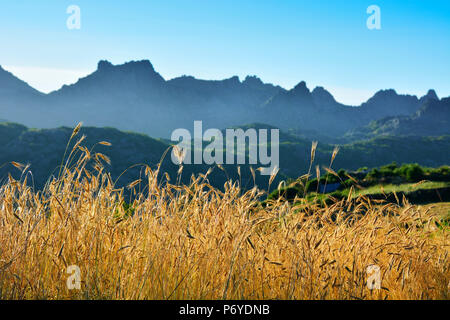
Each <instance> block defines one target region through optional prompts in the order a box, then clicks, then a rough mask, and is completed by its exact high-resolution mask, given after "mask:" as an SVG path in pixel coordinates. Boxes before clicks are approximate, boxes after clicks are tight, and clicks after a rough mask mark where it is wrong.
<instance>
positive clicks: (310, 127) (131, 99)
mask: <svg viewBox="0 0 450 320" xmlns="http://www.w3.org/2000/svg"><path fill="white" fill-rule="evenodd" d="M448 118H449V99H442V100H439V98H438V96H437V95H436V93H435V92H434V90H430V91H429V92H428V94H427V95H425V96H423V97H416V96H412V95H400V94H397V93H396V92H395V91H394V90H392V89H389V90H381V91H378V92H377V93H376V94H375V95H374V96H373V97H372V98H370V99H369V100H368V101H367V102H365V103H363V104H361V105H360V106H347V105H344V104H341V103H339V102H337V101H336V100H335V99H334V97H333V96H332V95H331V94H330V93H329V92H328V91H327V90H326V89H325V88H322V87H317V88H315V89H313V90H312V91H311V90H310V89H309V88H308V87H307V85H306V83H305V82H304V81H302V82H300V83H299V84H298V85H297V86H295V87H294V88H293V89H292V90H286V89H283V88H281V87H279V86H276V85H272V84H266V83H263V82H262V81H261V80H260V79H259V78H257V77H256V76H248V77H247V78H245V80H243V81H240V80H239V78H238V77H232V78H230V79H225V80H221V81H209V80H199V79H196V78H194V77H190V76H183V77H179V78H175V79H172V80H168V81H166V80H165V79H164V78H163V77H162V76H161V75H160V74H159V73H158V72H157V71H155V69H154V67H153V65H152V64H151V63H150V61H148V60H143V61H131V62H128V63H125V64H122V65H112V64H111V63H109V62H108V61H100V62H99V63H98V68H97V70H96V71H95V72H93V73H92V74H90V75H88V76H87V77H85V78H82V79H80V80H79V81H78V82H77V83H75V84H73V85H69V86H63V87H62V88H61V89H60V90H57V91H54V92H51V93H49V94H43V93H41V92H38V91H37V90H35V89H33V88H32V87H30V86H29V85H27V84H26V83H25V82H23V81H21V80H20V79H18V78H16V77H15V76H14V75H13V74H11V73H9V72H7V71H5V70H3V69H2V68H1V67H0V119H7V120H8V121H11V122H17V123H21V124H24V125H27V126H28V127H34V128H54V127H59V126H74V125H75V124H76V123H77V122H79V121H83V122H84V123H85V125H88V126H96V127H105V126H107V127H115V128H118V129H121V130H127V131H135V132H140V133H145V134H148V135H150V136H152V137H164V138H169V137H170V135H171V133H172V131H173V130H174V129H177V128H186V129H192V126H193V122H194V120H202V121H203V125H204V128H206V127H209V128H221V129H222V128H227V127H232V126H240V125H245V124H249V123H264V124H268V125H272V126H276V127H278V128H280V129H282V130H285V131H287V130H291V132H293V133H296V134H298V135H300V136H305V137H308V138H315V137H322V138H323V139H325V140H326V139H329V141H333V139H336V138H342V139H343V141H348V140H357V139H366V138H371V137H373V136H376V135H379V134H382V135H389V134H394V135H409V134H417V135H422V136H428V135H442V134H449V133H450V132H449V126H448ZM373 121H375V122H373ZM419 128H420V129H419Z"/></svg>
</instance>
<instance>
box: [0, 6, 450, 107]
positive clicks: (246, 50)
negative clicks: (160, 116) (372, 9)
mask: <svg viewBox="0 0 450 320" xmlns="http://www.w3.org/2000/svg"><path fill="white" fill-rule="evenodd" d="M373 4H375V5H378V6H379V7H380V9H381V30H369V29H368V28H367V26H366V20H367V19H368V17H369V14H367V12H366V10H367V8H368V7H369V6H370V5H373ZM69 5H78V6H79V7H80V9H81V29H80V30H69V29H68V28H67V26H66V20H67V18H68V17H69V14H67V13H66V10H67V7H68V6H69ZM101 59H107V60H109V61H111V62H112V63H114V64H120V63H123V62H126V61H129V60H140V59H149V60H150V61H151V62H152V63H153V65H154V67H155V69H156V70H157V71H158V72H159V73H160V74H161V75H162V76H163V77H164V78H166V79H171V78H174V77H177V76H180V75H183V74H187V75H193V76H195V77H197V78H202V79H223V78H229V77H231V76H233V75H238V76H239V77H240V78H241V79H243V78H244V77H245V76H246V75H258V76H259V77H260V78H261V79H262V80H263V81H264V82H271V83H275V84H279V85H281V86H283V87H285V88H287V89H290V88H292V87H293V86H295V85H296V84H297V83H298V82H300V81H301V80H305V81H306V83H307V85H308V87H309V88H310V89H313V88H314V87H315V86H318V85H320V86H324V87H325V88H327V89H328V90H329V91H330V92H331V93H332V94H333V95H335V97H336V98H337V100H338V101H341V102H345V103H350V104H359V103H360V102H361V101H363V100H366V99H367V98H368V97H370V96H371V95H372V94H373V93H374V92H375V91H377V90H379V89H388V88H393V89H396V90H397V92H399V93H411V94H417V95H423V94H425V93H426V91H427V90H428V89H429V88H434V89H436V91H437V93H438V95H439V96H440V97H442V96H450V1H449V0H442V1H438V0H434V1H433V0H430V1H425V0H396V1H393V0H387V1H383V0H371V1H363V0H347V1H338V0H333V1H321V0H314V1H313V0H311V1H302V0H227V1H222V0H129V1H112V0H95V1H93V0H71V1H65V0H39V1H37V0H20V1H19V0H17V1H1V2H0V65H2V66H3V67H4V68H5V69H7V70H10V71H12V72H13V73H14V74H16V75H17V76H19V77H20V78H21V79H23V80H25V81H27V82H28V83H29V84H30V85H32V86H33V87H35V88H37V89H39V90H41V91H44V92H48V91H51V90H55V89H58V88H59V87H61V85H62V84H65V83H67V84H68V83H73V82H75V81H76V80H77V79H78V78H79V77H81V76H84V75H86V74H88V73H91V72H93V71H94V70H95V69H96V66H97V62H98V61H99V60H101Z"/></svg>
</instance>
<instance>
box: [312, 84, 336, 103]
mask: <svg viewBox="0 0 450 320" xmlns="http://www.w3.org/2000/svg"><path fill="white" fill-rule="evenodd" d="M312 95H313V97H314V100H315V101H316V102H318V103H320V104H322V103H323V104H330V103H336V100H335V99H334V97H333V95H332V94H331V93H330V92H328V91H327V90H326V89H325V88H324V87H315V88H314V90H313V91H312Z"/></svg>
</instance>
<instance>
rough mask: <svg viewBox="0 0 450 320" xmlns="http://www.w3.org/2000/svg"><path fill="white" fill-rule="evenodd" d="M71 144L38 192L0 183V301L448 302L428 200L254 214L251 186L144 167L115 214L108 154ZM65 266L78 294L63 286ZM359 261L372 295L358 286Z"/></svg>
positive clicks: (281, 208)
mask: <svg viewBox="0 0 450 320" xmlns="http://www.w3.org/2000/svg"><path fill="white" fill-rule="evenodd" d="M76 134H77V130H75V131H74V135H73V136H75V135H76ZM80 140H81V141H79V143H77V145H76V147H75V149H74V151H73V152H72V153H71V154H70V155H69V156H68V158H67V160H66V161H65V164H64V165H63V168H64V169H63V170H61V173H60V175H59V177H58V178H56V179H54V180H52V181H51V182H49V183H48V185H47V187H46V189H45V190H44V191H43V192H33V191H32V189H30V188H29V187H27V186H26V181H24V180H25V179H22V180H21V181H15V180H13V179H12V178H11V177H10V179H9V181H8V182H7V183H6V184H4V185H3V186H2V187H1V188H0V299H448V298H449V281H450V268H449V267H450V266H449V257H448V249H449V228H448V226H438V225H437V224H436V222H438V221H440V219H441V218H442V210H437V211H435V210H434V209H433V208H434V207H433V206H422V207H418V206H413V205H409V204H408V203H402V204H401V205H398V204H388V203H379V202H377V203H372V202H371V201H370V200H368V199H366V198H364V197H361V198H358V199H351V198H350V197H349V200H343V201H340V202H336V203H334V204H333V205H331V206H327V207H323V206H318V205H314V204H307V203H303V204H302V203H298V204H296V205H292V204H289V203H288V202H285V201H282V200H278V201H275V202H271V203H269V204H268V205H267V206H263V205H261V202H260V196H261V193H262V191H258V190H257V189H256V188H255V189H252V190H250V191H246V192H243V191H242V190H241V189H240V188H239V186H238V185H237V184H234V185H233V184H232V183H231V182H230V183H228V184H227V185H226V186H225V191H220V190H217V189H214V188H212V187H210V186H209V184H208V176H207V175H203V176H198V177H195V178H193V179H192V183H191V184H190V185H189V186H183V185H178V184H170V183H169V182H167V181H165V182H161V181H160V182H159V183H158V181H157V179H156V177H157V175H158V170H157V169H156V170H151V169H150V168H146V170H145V174H146V176H145V179H143V181H136V182H134V183H131V184H130V186H129V187H130V188H131V189H133V188H135V189H137V187H138V185H140V186H141V190H143V191H142V192H141V193H140V194H139V193H138V195H137V198H136V200H135V201H134V202H133V203H132V204H131V208H132V209H125V207H124V206H123V202H124V198H123V194H122V191H121V190H115V187H114V185H113V182H112V181H111V179H110V176H109V175H108V174H107V173H105V172H104V171H103V169H102V167H101V162H102V161H108V158H107V157H106V156H103V155H99V154H93V153H91V152H90V151H89V150H87V149H86V148H84V147H82V146H81V142H82V140H83V138H82V139H80ZM102 144H107V143H102ZM76 152H81V156H80V157H79V158H78V156H77V158H76V159H75V157H74V155H75V154H76ZM89 161H94V163H96V165H95V167H96V169H95V170H88V162H89ZM15 165H16V166H17V167H18V168H21V169H23V168H22V166H21V165H20V164H18V163H15ZM180 170H182V168H180ZM143 186H145V188H144V187H143ZM439 208H441V207H440V206H439ZM447 208H448V207H447ZM444 211H445V210H444ZM447 213H448V210H447ZM444 214H445V212H444ZM71 265H76V266H79V268H80V270H81V275H80V276H81V288H80V290H77V289H74V290H69V289H68V287H67V283H66V282H67V279H68V277H69V276H70V274H68V273H67V269H68V267H69V266H71ZM370 265H377V266H379V268H380V276H381V289H373V290H370V289H369V288H368V286H367V280H368V277H369V274H368V273H367V272H366V270H367V267H368V266H370Z"/></svg>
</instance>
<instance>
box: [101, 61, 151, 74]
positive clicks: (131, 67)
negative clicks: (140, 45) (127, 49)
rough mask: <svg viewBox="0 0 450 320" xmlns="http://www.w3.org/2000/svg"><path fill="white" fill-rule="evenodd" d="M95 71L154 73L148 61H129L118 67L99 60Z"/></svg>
mask: <svg viewBox="0 0 450 320" xmlns="http://www.w3.org/2000/svg"><path fill="white" fill-rule="evenodd" d="M97 70H98V71H100V72H102V71H110V70H120V71H124V72H150V73H156V72H155V69H154V68H153V65H152V63H151V62H150V61H149V60H139V61H130V62H126V63H124V64H120V65H113V64H112V63H111V62H109V61H107V60H100V61H99V62H98V65H97Z"/></svg>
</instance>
